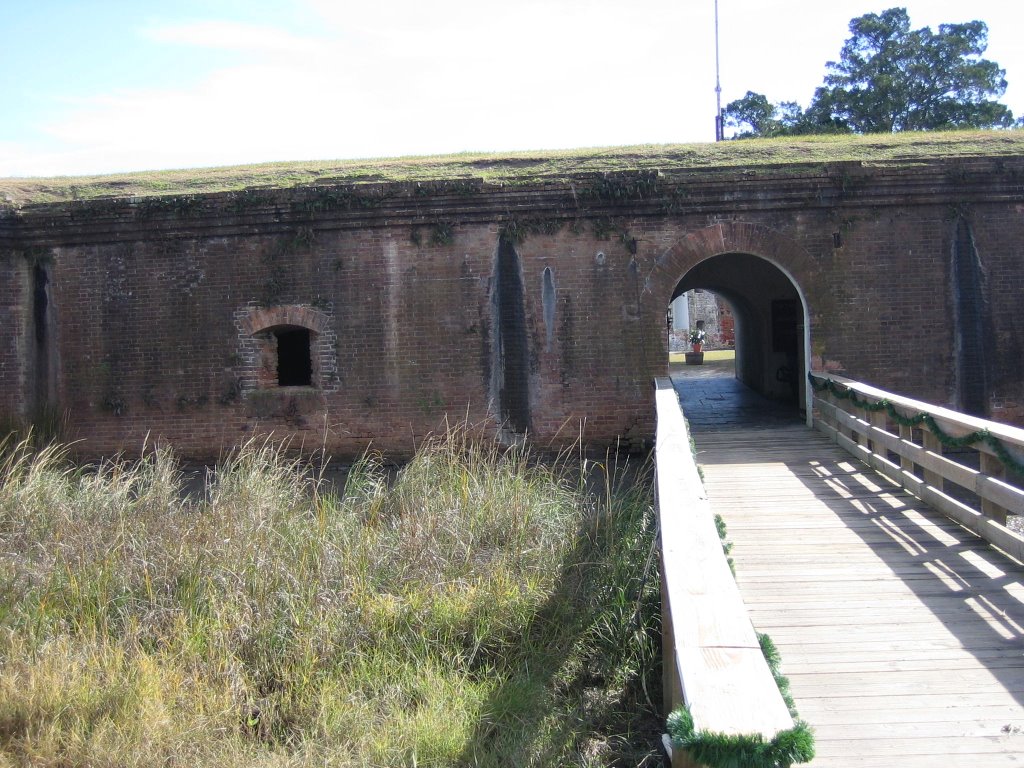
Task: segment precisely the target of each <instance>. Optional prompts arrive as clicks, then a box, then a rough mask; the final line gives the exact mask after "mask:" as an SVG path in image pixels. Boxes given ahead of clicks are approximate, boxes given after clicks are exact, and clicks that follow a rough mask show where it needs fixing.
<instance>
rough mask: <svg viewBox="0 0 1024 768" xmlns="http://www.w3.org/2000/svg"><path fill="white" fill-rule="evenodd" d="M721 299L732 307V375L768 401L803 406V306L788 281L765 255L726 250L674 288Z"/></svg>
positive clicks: (706, 260) (804, 366)
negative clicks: (734, 374) (733, 362)
mask: <svg viewBox="0 0 1024 768" xmlns="http://www.w3.org/2000/svg"><path fill="white" fill-rule="evenodd" d="M694 289H697V290H704V291H710V292H712V293H715V294H717V295H719V296H721V297H722V298H724V299H725V300H726V301H727V302H728V304H729V306H730V307H731V309H732V313H733V322H734V334H735V349H736V378H738V379H739V380H740V381H742V382H743V383H744V384H746V385H747V386H748V387H750V388H751V389H753V390H754V391H755V392H758V393H759V394H762V395H764V396H765V397H768V398H770V399H772V400H779V401H784V402H787V403H791V404H792V405H793V406H794V407H796V408H801V409H802V408H803V403H804V398H805V390H806V388H805V386H804V382H805V378H806V375H807V366H806V362H805V360H806V353H805V344H804V329H805V319H804V318H805V309H804V302H803V299H802V297H801V296H800V292H799V290H798V289H797V287H796V285H795V284H794V283H793V281H792V280H790V278H789V277H788V276H787V275H786V274H785V273H784V272H783V271H782V270H781V269H779V268H778V267H777V266H775V265H774V264H772V263H771V262H770V261H768V260H767V259H764V258H761V257H759V256H753V255H751V254H748V253H726V254H721V255H718V256H713V257H711V258H709V259H705V260H704V261H701V262H700V263H699V264H697V265H696V266H694V267H693V268H691V269H690V270H689V271H687V273H686V274H685V275H683V277H682V279H681V280H680V281H679V283H678V284H677V286H676V289H675V290H674V291H673V294H672V298H673V299H674V298H676V297H677V296H679V295H681V294H682V293H684V292H686V291H690V290H694Z"/></svg>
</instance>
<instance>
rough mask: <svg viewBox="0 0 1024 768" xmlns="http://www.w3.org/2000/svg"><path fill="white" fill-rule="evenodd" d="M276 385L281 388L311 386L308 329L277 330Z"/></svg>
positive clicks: (275, 332)
mask: <svg viewBox="0 0 1024 768" xmlns="http://www.w3.org/2000/svg"><path fill="white" fill-rule="evenodd" d="M274 336H276V337H277V383H278V386H281V387H309V386H312V384H313V360H312V357H311V356H310V353H309V349H310V331H309V329H308V328H278V329H276V330H275V331H274Z"/></svg>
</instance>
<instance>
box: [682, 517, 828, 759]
mask: <svg viewBox="0 0 1024 768" xmlns="http://www.w3.org/2000/svg"><path fill="white" fill-rule="evenodd" d="M719 520H720V518H716V520H715V523H716V525H717V524H719ZM724 534H725V531H724V524H722V525H720V527H719V535H720V536H722V537H723V538H724ZM757 639H758V642H759V643H760V644H761V652H762V653H763V654H764V658H765V661H766V662H768V668H769V669H770V670H771V673H772V676H773V677H774V678H775V683H776V685H778V687H779V693H781V694H782V698H783V699H784V700H785V702H786V706H787V707H789V712H790V714H791V715H792V716H793V717H794V718H796V717H797V716H798V715H797V711H796V705H795V704H794V703H793V697H792V695H791V694H790V692H789V680H788V679H787V678H786V677H785V676H784V675H783V674H782V673H781V672H780V671H779V665H780V664H781V658H780V656H779V651H778V649H777V648H776V647H775V643H774V642H772V639H771V638H770V637H769V636H768V635H766V634H763V633H758V635H757ZM667 728H668V733H669V736H671V737H672V741H673V743H674V744H675V745H676V746H678V747H680V748H682V749H685V750H686V751H687V752H688V753H689V755H690V757H691V758H692V759H693V760H694V761H696V762H697V763H700V764H701V765H706V766H708V768H740V766H742V768H762V767H763V768H780V766H789V765H792V764H793V763H806V762H809V761H810V760H812V759H813V758H814V733H813V731H812V730H811V728H810V726H808V725H807V723H805V722H803V721H802V720H796V722H795V724H794V726H793V728H790V729H788V730H785V731H780V732H779V733H777V734H775V736H774V737H773V738H772V739H771V740H770V741H765V739H764V737H763V736H761V734H753V735H749V736H746V735H726V734H722V733H714V732H712V731H698V730H696V727H695V725H694V722H693V716H692V715H691V714H690V711H689V710H688V709H687V708H686V707H680V708H679V709H677V710H675V711H674V712H672V713H671V714H670V715H669V716H668V724H667Z"/></svg>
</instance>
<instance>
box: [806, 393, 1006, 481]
mask: <svg viewBox="0 0 1024 768" xmlns="http://www.w3.org/2000/svg"><path fill="white" fill-rule="evenodd" d="M819 378H821V380H822V381H823V382H824V383H823V384H819V383H818V381H817V380H818V379H819ZM807 380H808V381H809V382H810V383H811V388H812V389H813V390H814V391H815V392H824V391H825V390H828V392H829V393H830V394H832V395H834V396H835V397H838V398H839V399H840V400H849V401H850V403H851V404H852V405H853V406H854V407H855V408H862V409H864V410H865V411H871V412H872V413H878V412H879V411H885V412H886V413H888V414H889V417H890V418H891V419H892V420H893V421H895V422H896V423H897V424H900V425H901V426H904V427H920V426H921V425H922V424H923V425H924V426H926V427H927V428H928V431H929V432H931V433H932V434H933V435H935V437H937V438H938V440H939V442H940V443H942V445H944V446H945V447H946V448H969V447H971V446H973V445H976V444H977V443H984V444H985V445H987V446H988V447H989V448H991V449H992V451H993V452H994V453H995V455H996V456H997V457H998V458H999V461H1001V462H1002V463H1003V466H1004V467H1006V468H1007V469H1009V470H1010V471H1012V472H1013V473H1015V474H1018V475H1024V463H1022V462H1020V461H1018V460H1017V459H1016V458H1015V457H1014V455H1013V454H1012V453H1010V452H1009V451H1008V450H1007V449H1006V446H1005V445H1003V441H1002V440H1000V439H999V438H998V437H996V436H994V435H993V434H992V433H991V432H989V431H988V430H987V429H979V430H976V431H974V432H971V433H970V434H967V435H964V436H963V437H953V436H952V435H949V434H947V433H946V432H944V431H943V430H942V427H940V426H939V425H938V423H937V422H936V421H935V419H934V418H932V415H931V414H930V413H918V414H917V415H915V416H904V415H903V414H901V413H900V412H899V411H897V410H896V406H895V405H893V404H892V403H891V402H889V401H888V400H886V399H882V400H877V401H875V402H872V401H870V400H862V399H861V398H859V397H858V396H857V394H856V393H855V392H854V391H853V390H852V389H850V388H849V387H841V386H840V385H839V384H836V383H835V382H834V381H833V380H832V379H826V378H823V377H817V376H815V375H814V374H813V373H809V374H807Z"/></svg>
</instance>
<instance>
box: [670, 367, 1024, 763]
mask: <svg viewBox="0 0 1024 768" xmlns="http://www.w3.org/2000/svg"><path fill="white" fill-rule="evenodd" d="M677 384H678V382H677ZM730 386H731V385H730ZM677 388H678V387H677ZM684 410H685V404H684ZM686 415H687V416H688V417H689V418H691V423H692V421H693V417H692V416H691V415H690V414H689V413H688V414H686ZM771 420H773V419H770V421H771ZM725 426H727V427H728V428H725V429H715V427H714V424H713V423H712V424H710V425H703V426H701V427H697V426H695V427H694V432H695V435H694V437H695V440H696V442H697V450H698V456H697V460H698V463H699V464H700V465H701V466H702V467H703V471H704V475H705V479H706V486H707V491H708V495H709V498H710V500H711V503H712V506H713V508H714V510H715V511H716V512H718V513H719V514H721V515H722V516H723V517H724V518H725V521H726V523H727V524H728V527H729V538H730V540H732V541H733V543H734V549H733V557H734V559H735V562H736V577H737V581H738V583H739V586H740V590H741V592H742V593H743V597H744V601H745V602H746V603H747V606H748V608H749V610H750V613H751V618H752V620H753V623H754V626H755V628H757V630H758V631H761V632H767V633H768V634H769V635H771V637H772V639H773V640H774V641H775V643H776V645H777V646H778V647H779V650H780V652H781V654H782V661H783V672H784V673H785V674H786V675H787V676H788V677H789V678H790V681H791V683H792V690H793V695H794V697H795V699H796V703H797V707H798V708H799V710H800V714H801V716H802V717H803V718H804V719H806V720H807V721H808V722H809V723H810V724H811V725H812V726H813V727H814V728H815V730H816V738H817V744H818V757H817V758H816V759H815V761H814V762H813V764H812V765H814V766H879V767H881V766H885V767H886V768H889V767H890V766H892V767H894V768H915V767H916V766H945V767H953V766H970V767H971V768H978V767H979V766H1000V765H1024V568H1022V566H1021V565H1020V564H1018V563H1016V562H1015V561H1013V560H1011V559H1010V558H1008V557H1006V556H1004V555H1003V554H1001V553H1000V552H997V551H996V550H994V549H992V548H991V547H990V546H988V545H987V544H986V543H985V542H984V541H982V540H981V539H979V538H977V537H975V536H974V535H973V534H972V533H970V532H969V531H967V530H966V529H963V528H961V527H960V526H958V525H956V524H955V523H953V522H951V521H949V520H948V519H947V518H945V517H943V516H942V515H940V514H938V513H936V512H933V511H931V510H930V509H928V508H927V507H925V506H924V505H923V504H922V503H921V502H919V501H918V500H917V499H915V498H914V497H913V496H911V495H909V494H907V493H906V492H905V491H903V490H902V489H900V488H898V487H896V486H893V485H892V484H891V483H890V482H889V481H888V480H886V479H885V478H883V477H881V476H880V475H877V474H875V473H874V472H872V471H871V470H869V469H867V468H866V467H865V466H864V465H862V464H860V463H859V462H857V461H856V460H854V459H853V458H852V457H850V456H849V454H847V453H845V452H843V451H842V450H841V449H839V448H837V447H835V446H834V445H833V444H832V443H831V442H830V441H829V440H828V439H826V438H825V437H824V436H822V435H820V434H818V433H816V432H813V431H811V430H809V429H808V428H807V427H805V426H802V425H800V424H793V423H792V422H790V424H789V425H785V424H784V425H782V426H773V425H771V424H765V423H760V424H758V426H757V427H755V428H744V426H743V424H742V423H740V420H738V419H736V420H733V421H731V422H730V423H728V424H727V425H725Z"/></svg>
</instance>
